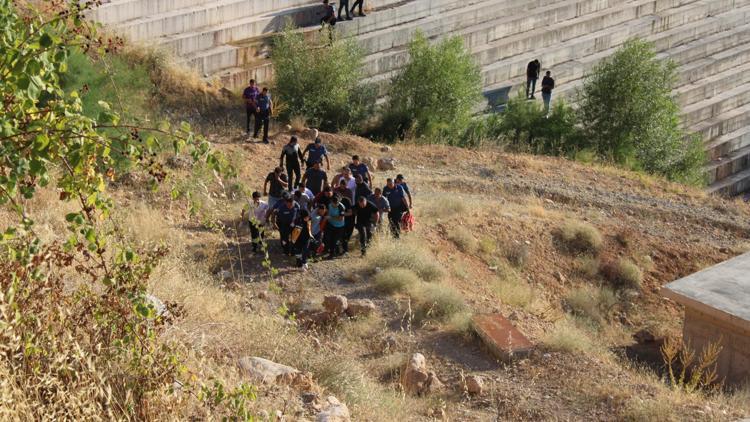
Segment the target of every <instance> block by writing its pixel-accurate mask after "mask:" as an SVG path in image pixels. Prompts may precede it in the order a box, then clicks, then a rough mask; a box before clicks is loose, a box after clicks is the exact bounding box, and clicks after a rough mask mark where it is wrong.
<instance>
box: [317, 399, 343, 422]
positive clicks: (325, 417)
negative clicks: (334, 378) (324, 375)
mask: <svg viewBox="0 0 750 422" xmlns="http://www.w3.org/2000/svg"><path fill="white" fill-rule="evenodd" d="M315 420H316V421H317V422H349V421H350V420H351V415H350V414H349V408H348V407H346V405H345V404H344V403H342V402H340V401H339V399H337V398H336V397H334V396H328V398H327V399H326V404H325V405H324V408H323V411H322V412H320V413H318V417H317V418H316V419H315Z"/></svg>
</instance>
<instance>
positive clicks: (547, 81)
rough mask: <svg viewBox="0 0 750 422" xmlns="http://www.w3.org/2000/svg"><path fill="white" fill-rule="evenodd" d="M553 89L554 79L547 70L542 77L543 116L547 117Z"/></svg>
mask: <svg viewBox="0 0 750 422" xmlns="http://www.w3.org/2000/svg"><path fill="white" fill-rule="evenodd" d="M553 89H555V80H554V79H552V72H550V71H549V70H548V71H547V74H546V75H545V76H544V79H542V100H544V117H549V104H550V103H551V102H552V90H553Z"/></svg>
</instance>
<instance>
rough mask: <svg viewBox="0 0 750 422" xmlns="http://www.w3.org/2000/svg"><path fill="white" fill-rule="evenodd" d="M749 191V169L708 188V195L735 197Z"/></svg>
mask: <svg viewBox="0 0 750 422" xmlns="http://www.w3.org/2000/svg"><path fill="white" fill-rule="evenodd" d="M749 190H750V169H747V170H743V171H741V172H739V173H735V174H733V175H731V176H728V177H727V178H725V179H722V180H720V181H718V182H715V183H712V184H710V185H709V186H708V192H709V193H715V194H717V195H723V196H737V195H740V194H742V193H744V192H747V191H749Z"/></svg>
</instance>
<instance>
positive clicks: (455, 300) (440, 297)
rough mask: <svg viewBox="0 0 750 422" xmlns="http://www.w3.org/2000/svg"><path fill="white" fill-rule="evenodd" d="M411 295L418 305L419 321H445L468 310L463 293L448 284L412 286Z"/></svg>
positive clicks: (417, 315) (417, 314)
mask: <svg viewBox="0 0 750 422" xmlns="http://www.w3.org/2000/svg"><path fill="white" fill-rule="evenodd" d="M409 293H410V295H411V296H412V299H414V302H415V303H416V305H417V306H416V310H417V312H416V317H417V319H418V320H422V319H426V318H431V319H439V320H443V321H445V320H449V319H451V318H452V317H453V316H454V315H456V314H458V313H461V312H464V311H465V310H466V303H465V302H464V299H463V297H462V296H461V293H459V292H458V290H456V289H455V288H453V287H452V286H449V285H447V284H443V283H422V284H417V285H413V286H412V288H411V289H410V292H409Z"/></svg>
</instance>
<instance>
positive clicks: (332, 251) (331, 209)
mask: <svg viewBox="0 0 750 422" xmlns="http://www.w3.org/2000/svg"><path fill="white" fill-rule="evenodd" d="M345 226H346V207H345V206H344V205H343V204H342V203H341V202H340V201H339V197H338V196H336V195H334V196H333V197H331V203H330V204H328V215H327V216H326V229H325V232H324V237H323V242H324V243H325V245H326V249H327V250H328V259H333V258H334V257H336V256H338V255H339V244H340V243H341V240H342V238H343V237H344V227H345Z"/></svg>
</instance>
